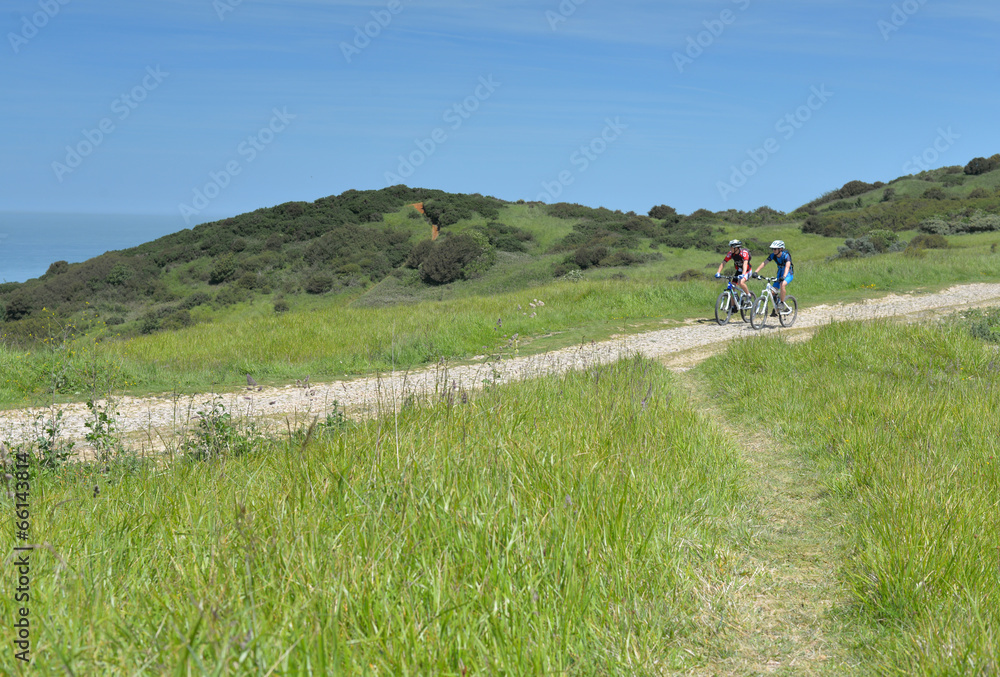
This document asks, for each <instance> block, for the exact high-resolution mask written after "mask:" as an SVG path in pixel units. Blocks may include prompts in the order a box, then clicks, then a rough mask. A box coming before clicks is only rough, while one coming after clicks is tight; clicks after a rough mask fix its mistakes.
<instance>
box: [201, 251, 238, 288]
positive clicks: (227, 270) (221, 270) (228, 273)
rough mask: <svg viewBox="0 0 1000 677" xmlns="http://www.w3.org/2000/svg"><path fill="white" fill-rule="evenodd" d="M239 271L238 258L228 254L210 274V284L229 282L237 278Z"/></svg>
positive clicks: (216, 263) (220, 259)
mask: <svg viewBox="0 0 1000 677" xmlns="http://www.w3.org/2000/svg"><path fill="white" fill-rule="evenodd" d="M237 270H238V268H237V265H236V257H235V256H234V255H233V254H231V253H228V252H227V253H225V254H223V255H222V256H220V257H219V258H218V259H217V260H216V262H215V265H214V266H212V270H211V272H209V274H208V283H209V284H222V283H223V282H227V281H229V280H231V279H233V278H234V277H235V276H236V272H237Z"/></svg>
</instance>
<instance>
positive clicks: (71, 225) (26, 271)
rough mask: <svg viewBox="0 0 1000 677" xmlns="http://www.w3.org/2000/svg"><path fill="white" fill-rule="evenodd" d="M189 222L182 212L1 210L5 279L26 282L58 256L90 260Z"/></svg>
mask: <svg viewBox="0 0 1000 677" xmlns="http://www.w3.org/2000/svg"><path fill="white" fill-rule="evenodd" d="M206 220H210V219H206ZM186 227H187V226H186V225H185V224H184V221H183V219H181V218H180V217H179V216H177V215H176V214H171V215H126V214H42V213H22V212H0V281H2V282H24V281H25V280H29V279H31V278H33V277H38V276H40V275H43V274H44V273H45V271H46V270H48V268H49V264H51V263H52V262H53V261H69V262H70V263H78V262H80V261H86V260H87V259H89V258H93V257H94V256H99V255H100V254H103V253H104V252H107V251H114V250H117V249H127V248H129V247H135V246H136V245H140V244H142V243H144V242H149V241H150V240H155V239H157V238H159V237H163V236H164V235H169V234H170V233H176V232H177V231H179V230H184V228H186Z"/></svg>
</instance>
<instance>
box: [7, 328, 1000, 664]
mask: <svg viewBox="0 0 1000 677" xmlns="http://www.w3.org/2000/svg"><path fill="white" fill-rule="evenodd" d="M995 315H996V314H995V313H994V314H992V315H990V314H982V313H978V314H972V316H970V319H968V320H966V321H965V322H964V323H961V322H946V323H941V324H934V325H931V326H914V325H897V324H893V323H889V322H875V323H850V324H846V323H845V324H833V325H828V326H826V327H824V328H821V329H820V330H818V331H817V332H816V334H815V336H814V337H813V338H811V339H810V340H809V341H805V342H795V343H789V342H786V341H785V340H784V339H783V338H781V337H778V338H768V337H763V338H756V339H753V340H748V341H738V342H734V343H732V344H730V346H729V348H728V349H727V350H726V351H725V352H724V353H723V354H721V355H718V356H717V357H714V358H710V359H709V360H708V361H707V362H705V363H703V364H702V365H701V366H699V367H698V368H696V370H695V371H694V372H692V374H694V375H693V376H691V377H688V376H677V375H674V374H671V373H670V372H668V371H666V370H665V369H664V368H663V367H661V366H659V365H657V364H655V363H653V362H650V361H648V360H644V359H632V360H625V361H622V362H619V363H618V364H616V365H611V366H603V367H594V368H591V369H588V370H586V371H584V372H579V373H572V374H567V375H563V376H559V377H548V378H544V379H536V380H529V381H525V382H520V383H516V384H513V385H506V386H491V387H488V388H486V389H485V390H484V391H481V392H477V393H467V392H463V391H453V392H450V393H446V394H444V395H440V396H439V398H438V399H437V400H436V401H433V402H431V403H429V404H427V405H421V406H417V405H415V404H411V403H403V406H402V408H401V410H400V411H399V412H398V413H392V409H387V410H386V411H387V412H389V413H386V414H385V415H383V416H381V417H379V418H376V419H374V420H369V421H366V422H360V423H351V422H348V421H346V420H342V419H339V418H337V417H333V418H332V419H330V420H328V421H327V422H326V423H325V424H324V425H321V426H318V427H316V428H314V429H313V430H312V431H311V432H310V431H304V430H299V431H289V432H288V434H287V435H284V436H278V437H265V436H260V435H258V434H257V433H255V432H253V430H252V429H250V428H242V427H240V424H239V423H238V422H235V421H229V420H223V421H220V422H218V427H217V428H213V429H214V430H215V431H216V434H218V435H220V436H221V437H224V438H225V439H226V440H228V441H229V442H232V441H233V440H236V441H237V442H239V443H238V444H229V443H227V444H228V446H227V447H226V448H227V449H228V451H225V450H223V449H222V447H218V448H216V447H209V448H210V449H214V452H213V453H209V455H208V459H207V460H194V458H188V459H179V460H175V461H174V462H172V463H168V464H152V463H143V462H140V461H138V460H136V459H133V458H130V457H129V456H128V455H125V456H124V457H122V458H120V459H119V460H117V461H114V462H111V463H108V464H106V465H105V464H94V465H87V464H77V465H68V466H61V467H58V468H56V469H49V470H44V469H41V468H35V469H34V470H33V471H32V472H33V474H32V476H31V491H30V495H29V496H28V497H27V503H28V505H29V506H30V520H31V530H32V533H33V534H34V539H35V541H36V542H39V543H40V544H41V545H39V546H38V547H37V548H36V550H35V551H34V552H33V553H32V568H31V581H32V582H31V595H32V596H31V600H32V602H31V606H30V609H31V613H32V619H33V621H32V622H33V625H32V635H31V636H32V641H33V645H32V647H33V652H34V653H33V655H34V656H35V663H34V664H33V665H32V666H31V668H30V670H31V673H32V674H34V673H39V674H55V673H65V674H111V675H115V674H163V673H174V674H219V675H228V674H248V673H252V674H261V675H264V674H372V675H375V674H393V675H395V674H429V673H433V674H458V675H460V674H498V673H504V674H539V673H543V672H554V673H559V674H595V673H596V674H614V675H647V674H648V675H654V674H670V673H674V672H681V673H685V672H693V673H696V674H698V673H706V672H708V673H710V674H720V675H738V674H748V673H751V674H752V673H754V672H763V671H767V672H774V673H775V674H787V675H812V674H829V675H844V674H857V675H868V674H898V675H950V674H975V675H980V674H982V675H988V674H993V673H994V672H995V671H996V667H997V666H998V665H1000V638H998V636H997V634H996V628H997V627H998V622H1000V616H998V611H997V610H998V609H1000V586H998V585H997V571H998V570H1000V537H998V535H997V530H996V528H995V525H996V524H997V523H1000V468H998V463H1000V461H998V457H1000V453H998V452H1000V447H998V444H997V439H998V432H1000V430H998V427H997V422H996V417H995V415H994V414H995V412H996V411H998V409H1000V387H998V386H1000V382H998V381H1000V352H998V350H997V347H996V343H991V342H988V341H984V340H982V339H977V338H975V336H974V334H975V335H983V336H986V337H988V338H992V334H991V333H989V331H987V329H983V327H982V326H980V325H982V322H981V320H984V318H985V319H987V320H988V319H989V317H993V318H994V320H995ZM990 321H992V320H990ZM765 411H766V413H764V415H763V416H761V413H762V412H765ZM788 469H795V470H794V471H789V470H788ZM762 473H773V476H764V475H763V474H762ZM8 488H9V490H13V488H14V487H13V486H12V485H11V484H8ZM18 500H23V499H22V498H19V499H18ZM0 503H2V504H3V506H4V507H3V513H2V514H3V517H2V518H0V524H2V528H4V529H6V530H7V531H8V533H12V532H13V531H14V527H13V524H12V523H11V522H12V520H11V516H12V515H14V514H15V510H14V508H15V505H14V502H13V500H12V496H11V495H10V494H8V495H5V496H4V497H3V498H2V499H0ZM820 586H821V587H822V594H820V595H818V594H817V592H816V591H817V589H819V588H820ZM16 613H17V611H16V608H15V604H14V601H13V597H12V595H4V596H0V614H2V615H3V616H4V617H6V618H14V617H15V614H16ZM2 633H4V634H3V641H4V644H5V645H6V646H8V647H10V646H11V645H12V644H11V642H12V641H13V634H12V633H13V629H12V628H11V627H10V626H8V625H5V626H4V627H3V630H2ZM10 669H11V670H14V671H15V673H16V674H29V671H28V670H27V669H25V670H20V669H19V667H16V666H15V667H14V668H10Z"/></svg>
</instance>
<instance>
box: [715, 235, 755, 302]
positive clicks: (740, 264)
mask: <svg viewBox="0 0 1000 677" xmlns="http://www.w3.org/2000/svg"><path fill="white" fill-rule="evenodd" d="M727 261H732V262H733V266H734V267H735V270H734V271H733V274H734V275H735V276H736V278H737V279H736V286H737V287H739V288H740V289H742V290H743V293H744V294H746V295H747V296H749V295H750V287H748V286H747V279H748V278H749V277H750V250H749V249H745V248H744V247H743V243H742V242H740V241H739V240H730V241H729V252H727V253H726V258H724V259H722V263H720V264H719V270H718V271H716V273H715V277H722V267H723V266H725V265H726V262H727Z"/></svg>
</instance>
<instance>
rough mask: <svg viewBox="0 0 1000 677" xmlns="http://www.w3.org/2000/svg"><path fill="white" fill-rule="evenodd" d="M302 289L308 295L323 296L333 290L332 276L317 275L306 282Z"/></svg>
mask: <svg viewBox="0 0 1000 677" xmlns="http://www.w3.org/2000/svg"><path fill="white" fill-rule="evenodd" d="M303 288H304V289H305V290H306V293H308V294H325V293H326V292H328V291H330V290H331V289H333V276H332V275H330V274H329V273H317V274H316V275H313V276H311V277H309V278H308V279H307V280H306V282H305V284H304V285H303Z"/></svg>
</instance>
